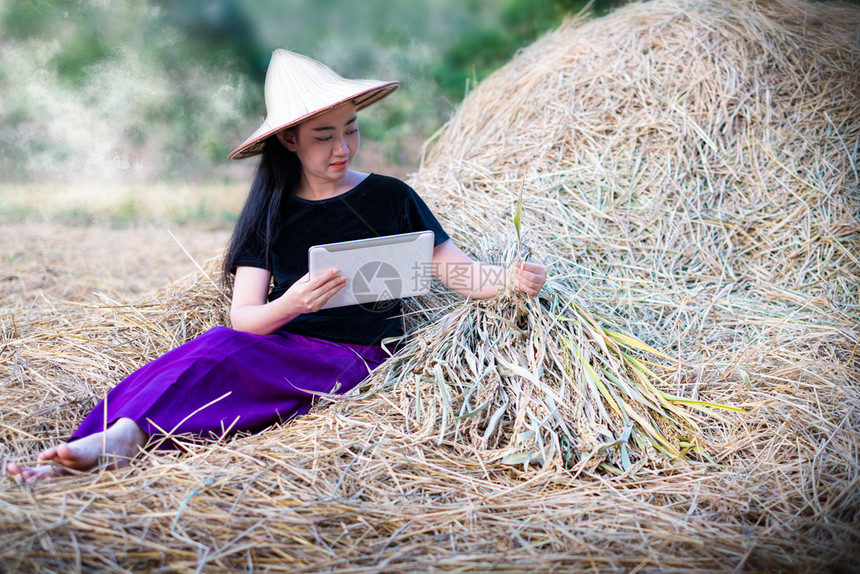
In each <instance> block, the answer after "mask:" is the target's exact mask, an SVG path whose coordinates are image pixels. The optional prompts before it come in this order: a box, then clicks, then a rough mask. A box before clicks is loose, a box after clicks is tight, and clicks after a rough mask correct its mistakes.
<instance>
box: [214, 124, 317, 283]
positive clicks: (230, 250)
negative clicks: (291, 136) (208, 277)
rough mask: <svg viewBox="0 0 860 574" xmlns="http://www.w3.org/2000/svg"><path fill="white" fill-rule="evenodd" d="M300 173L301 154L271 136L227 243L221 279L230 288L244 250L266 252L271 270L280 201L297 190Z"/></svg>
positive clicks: (278, 221) (268, 266) (278, 222)
mask: <svg viewBox="0 0 860 574" xmlns="http://www.w3.org/2000/svg"><path fill="white" fill-rule="evenodd" d="M301 173H302V164H301V162H300V161H299V158H298V156H297V155H296V154H295V153H294V152H291V151H289V150H288V149H287V148H285V147H284V146H283V145H282V144H281V142H280V141H278V137H277V136H276V135H273V136H269V138H268V139H267V140H266V145H265V146H264V147H263V153H262V157H261V158H260V163H259V165H257V172H256V174H255V175H254V181H253V183H251V190H250V192H248V199H246V200H245V206H244V207H243V208H242V212H241V213H240V214H239V219H238V220H237V221H236V226H235V227H234V228H233V235H232V236H231V237H230V242H229V243H228V244H227V254H226V255H225V257H224V267H223V269H222V274H221V281H222V282H223V284H224V286H225V287H226V288H227V289H228V290H229V289H230V288H232V284H233V272H234V270H235V267H236V261H237V260H238V258H239V255H241V254H242V253H243V252H245V251H251V252H253V253H264V254H265V256H266V260H267V262H266V267H267V269H269V270H271V268H272V262H271V259H270V255H269V253H270V250H271V247H272V243H273V242H274V241H275V237H276V235H277V232H278V226H279V224H280V213H281V201H282V199H283V198H284V197H286V196H288V195H290V194H292V193H294V192H295V190H296V188H297V187H298V185H299V183H300V182H301Z"/></svg>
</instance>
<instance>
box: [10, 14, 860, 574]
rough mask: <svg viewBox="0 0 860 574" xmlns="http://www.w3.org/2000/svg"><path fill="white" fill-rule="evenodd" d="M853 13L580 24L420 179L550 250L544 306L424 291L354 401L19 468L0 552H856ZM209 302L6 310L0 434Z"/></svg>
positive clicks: (858, 26) (695, 567)
mask: <svg viewBox="0 0 860 574" xmlns="http://www.w3.org/2000/svg"><path fill="white" fill-rule="evenodd" d="M858 37H860V11H858V9H857V8H856V7H853V6H849V5H828V4H811V5H810V4H802V3H797V2H789V1H785V2H778V1H770V2H741V1H730V0H726V1H720V2H716V1H714V2H707V1H691V0H666V1H657V2H649V3H642V4H634V5H631V6H628V7H625V8H623V9H619V10H617V11H616V12H614V13H613V14H611V15H609V16H607V17H604V18H601V19H597V20H590V21H585V20H574V21H571V22H568V23H566V24H565V25H564V26H562V27H561V28H560V29H559V30H557V31H555V32H553V33H552V34H549V35H548V36H546V37H545V38H543V39H542V40H540V41H539V42H537V43H536V44H535V45H533V46H530V47H529V48H527V49H525V50H523V51H522V52H521V53H519V54H518V55H517V56H516V57H515V58H514V59H513V60H512V61H511V62H510V63H509V64H508V65H507V66H505V67H504V68H503V69H502V70H500V71H498V72H497V73H496V74H494V75H493V76H492V77H491V78H489V79H488V80H487V81H486V82H484V83H483V84H482V85H481V86H479V87H478V88H477V89H476V90H475V91H474V92H472V94H471V95H470V96H469V97H468V98H467V100H466V102H464V104H463V105H462V107H461V108H460V110H459V111H458V113H457V114H456V116H455V117H454V118H453V119H452V120H451V122H450V123H449V124H448V125H446V126H445V128H444V129H443V130H441V132H440V134H439V135H438V136H437V137H436V138H435V140H434V141H433V142H432V143H431V144H430V146H429V148H428V150H427V154H426V158H425V162H424V165H423V166H422V169H421V171H420V172H419V173H418V174H417V175H416V176H415V178H414V179H413V184H414V185H415V186H416V188H417V189H418V190H419V191H420V192H421V193H422V195H423V196H425V197H426V198H427V200H428V202H429V203H430V204H431V205H433V206H434V207H435V208H436V210H437V212H438V213H439V215H440V216H441V218H442V219H443V221H444V223H445V224H446V227H447V228H448V229H449V230H450V231H451V232H452V233H453V235H454V236H455V238H456V240H457V242H458V243H459V244H460V245H463V246H464V247H466V248H467V249H470V250H472V251H473V252H474V253H475V254H476V255H479V256H480V257H482V258H484V259H487V260H491V261H497V262H509V261H511V260H513V259H516V258H517V257H532V258H535V259H539V260H540V261H542V262H543V263H544V264H546V265H547V266H548V267H549V269H550V272H551V280H550V281H549V283H548V284H547V287H546V289H545V292H544V293H543V294H542V296H541V297H540V298H539V299H530V300H525V299H523V298H520V297H514V296H511V295H509V294H506V295H503V296H501V297H499V298H498V299H496V300H493V301H488V302H473V301H468V302H463V301H462V299H459V298H457V297H454V296H452V295H450V294H448V293H445V292H443V291H441V290H439V291H435V292H434V293H433V294H432V295H431V296H428V297H426V298H423V299H421V300H419V301H415V302H412V303H411V304H410V307H409V313H410V314H409V318H408V320H409V324H410V325H411V326H412V327H413V329H414V331H413V334H412V336H411V337H410V339H409V341H408V342H407V343H406V344H405V345H404V347H403V348H402V349H401V351H400V352H399V353H398V354H397V355H396V356H395V357H393V358H392V360H391V361H389V362H388V363H387V364H386V365H385V366H384V367H382V368H381V369H380V370H379V371H377V373H376V374H375V375H374V376H373V377H372V378H371V379H369V380H368V382H367V384H366V385H364V386H363V387H362V388H361V389H360V391H361V394H360V395H354V396H351V397H348V398H346V399H340V400H332V401H324V402H325V403H329V402H332V403H333V404H326V405H325V408H320V409H317V410H315V411H313V412H312V413H311V414H310V415H308V416H306V417H303V418H301V419H299V420H296V421H293V422H291V423H289V424H286V425H283V426H282V427H278V428H274V429H271V430H270V431H267V432H264V433H262V434H260V435H256V436H251V437H241V438H238V439H235V440H227V441H221V442H219V443H217V444H215V445H210V446H207V447H199V446H194V447H189V449H188V452H182V453H163V452H150V453H147V454H145V455H143V456H142V457H140V458H139V459H138V460H137V461H135V463H134V464H133V466H132V468H131V469H130V470H127V471H120V472H108V471H103V472H99V473H91V474H89V475H87V476H84V477H70V478H67V479H62V480H61V481H59V482H58V483H57V484H56V486H39V487H36V488H32V489H30V488H25V489H22V488H19V487H18V486H16V485H14V484H12V483H11V482H10V481H7V480H4V481H3V482H2V483H0V508H2V511H0V541H2V545H0V560H2V561H3V565H4V567H6V568H4V569H6V570H10V571H35V570H51V571H71V570H75V569H77V570H82V571H84V570H86V571H89V570H94V569H97V570H123V571H124V570H130V569H163V570H166V571H182V572H186V571H187V572H192V571H206V572H212V571H235V570H247V571H252V570H253V571H258V570H276V571H277V570H289V571H293V572H300V571H314V572H316V571H360V572H395V571H398V572H399V571H410V570H413V571H414V570H429V569H436V570H461V571H511V572H522V571H532V570H539V571H547V570H553V569H555V570H579V569H581V570H591V571H625V572H627V571H655V570H659V571H667V572H672V571H679V572H680V571H683V572H690V571H727V570H728V571H744V570H745V571H851V570H852V569H857V568H860V559H858V556H857V553H856V548H858V547H860V500H858V492H860V488H858V486H860V462H858V460H860V458H859V457H860V453H858V448H860V414H858V413H860V374H858V372H860V368H858V367H860V358H858V348H857V342H858V337H860V330H858V324H859V323H860V301H858V298H860V288H858V281H857V277H858V275H860V264H858V259H857V257H858V256H857V254H858V253H860V223H858V204H860V189H858V175H857V163H858V141H860V113H858V112H860V109H858V108H860V97H858V96H860V83H858V82H860V73H858V72H860V69H858V68H859V67H860V64H858V63H860V46H858ZM521 189H523V190H524V197H523V200H522V203H523V208H522V212H521V219H522V222H521V223H522V228H523V235H524V237H523V241H522V244H521V243H520V241H519V240H518V238H519V230H518V229H517V230H515V229H514V225H513V223H512V210H513V209H514V206H515V205H516V204H517V198H518V195H519V192H520V190H521ZM500 230H501V232H500ZM515 235H516V237H515ZM204 267H205V269H207V270H209V272H210V273H211V272H212V270H213V269H215V268H216V267H217V262H212V263H211V264H209V265H207V266H204ZM225 305H226V301H225V300H224V298H223V296H222V295H221V294H219V293H218V291H217V290H216V289H215V287H214V283H213V282H211V281H210V280H209V279H208V278H206V277H205V276H204V275H200V276H197V277H195V278H189V279H188V280H186V281H185V282H182V283H178V284H176V285H172V286H169V287H168V288H165V289H164V290H162V291H160V292H158V293H155V294H153V295H152V297H150V298H149V299H144V300H140V301H136V302H135V303H133V304H120V303H113V302H108V301H101V302H96V303H94V304H93V305H91V306H78V307H73V306H70V305H62V306H61V305H58V306H57V309H56V312H54V313H53V314H50V315H41V316H33V315H27V314H25V313H23V312H22V313H18V314H8V315H7V316H5V317H3V318H2V323H3V331H2V333H3V335H2V336H3V342H2V345H3V346H2V347H0V349H2V350H1V351H0V373H2V380H3V381H4V382H3V389H2V392H3V397H4V405H5V407H4V410H3V413H2V415H0V437H2V439H3V447H2V449H3V450H2V452H3V454H2V456H3V457H4V458H13V457H14V458H16V459H28V458H30V459H31V458H32V457H33V456H34V454H35V453H36V452H38V450H39V449H40V448H43V447H44V446H45V445H46V444H47V443H48V442H50V441H51V440H52V439H53V438H54V437H56V436H58V435H66V434H68V433H69V432H70V431H71V430H72V429H73V428H74V426H75V425H76V423H77V422H78V421H80V419H81V417H82V416H83V414H84V413H85V412H86V411H87V410H88V409H90V408H91V407H92V406H93V404H94V402H95V401H96V400H97V399H98V397H99V396H101V395H102V394H103V393H104V392H106V390H107V389H108V388H109V387H110V386H111V385H113V384H115V382H116V381H117V380H119V379H120V378H121V377H122V376H123V375H125V374H126V373H128V372H129V371H131V370H132V369H133V368H135V367H136V366H139V365H140V364H142V363H143V362H145V361H147V360H150V359H152V358H154V357H155V356H158V355H159V354H161V353H163V352H164V351H165V350H167V349H168V348H171V347H173V346H175V345H176V344H178V343H180V342H182V341H184V340H186V339H188V338H189V337H192V336H194V335H195V334H197V333H199V332H200V331H201V330H202V329H204V328H206V327H208V326H211V325H215V324H222V323H224V321H226V317H225V314H224V310H225ZM610 321H611V322H610ZM613 323H614V324H615V325H616V326H613ZM622 330H623V331H624V332H628V333H630V335H631V336H632V337H635V340H634V339H631V338H628V337H627V336H625V335H624V334H618V333H620V332H621V331H622ZM649 348H650V349H656V350H658V352H652V351H649V350H648V349H649ZM661 353H665V354H666V355H667V356H671V357H673V359H671V360H670V359H667V358H666V357H664V356H662V355H661ZM649 372H650V373H653V377H652V376H651V375H648V374H647V373H649ZM677 397H680V398H683V400H681V399H680V398H677ZM693 401H700V402H698V403H696V402H693ZM706 403H723V404H727V405H733V406H736V407H741V408H743V409H744V410H745V411H746V412H745V413H736V412H732V411H725V410H721V411H719V412H717V411H714V410H713V409H710V408H709V407H708V406H707V404H706ZM613 405H614V406H613ZM703 409H706V410H703ZM649 428H650V429H651V430H649ZM652 431H653V432H652ZM509 463H515V464H509Z"/></svg>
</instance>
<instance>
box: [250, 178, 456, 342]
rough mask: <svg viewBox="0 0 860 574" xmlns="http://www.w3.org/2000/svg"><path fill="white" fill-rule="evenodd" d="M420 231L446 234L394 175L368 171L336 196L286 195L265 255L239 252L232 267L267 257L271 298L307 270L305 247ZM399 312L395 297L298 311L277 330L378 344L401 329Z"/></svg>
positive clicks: (438, 239)
mask: <svg viewBox="0 0 860 574" xmlns="http://www.w3.org/2000/svg"><path fill="white" fill-rule="evenodd" d="M425 230H429V231H432V232H433V233H434V235H435V241H434V244H435V245H439V244H440V243H443V242H444V241H446V240H447V239H448V234H447V233H445V230H444V229H442V226H441V225H440V224H439V222H438V221H437V220H436V217H435V216H434V215H433V213H432V212H431V211H430V209H429V208H428V207H427V205H426V204H425V203H424V201H422V199H421V198H420V197H419V196H418V194H417V193H415V190H413V189H412V188H411V187H409V186H408V185H406V184H405V183H403V182H402V181H400V180H398V179H395V178H392V177H386V176H382V175H376V174H370V175H368V176H367V177H366V178H365V179H364V180H363V181H362V182H361V183H359V184H358V185H357V186H355V187H354V188H352V189H351V190H349V191H347V192H346V193H343V194H341V195H338V196H337V197H332V198H330V199H323V200H320V201H310V200H307V199H302V198H299V197H295V196H290V197H289V198H287V199H286V200H285V201H284V203H283V206H282V212H281V225H280V230H279V232H278V234H277V237H276V239H275V241H274V242H273V248H272V253H271V254H270V259H269V258H267V257H266V254H264V253H252V252H243V253H241V254H240V256H239V258H238V259H237V261H236V266H237V267H242V266H247V267H258V268H261V269H268V268H269V266H268V265H267V259H269V260H270V261H271V270H272V277H273V279H274V284H273V287H272V291H271V292H270V293H269V300H270V301H271V300H274V299H277V298H278V297H280V296H281V295H283V294H284V292H285V291H286V290H287V289H289V287H290V286H291V285H292V284H293V283H295V282H296V281H297V280H299V279H300V278H302V277H303V276H304V275H305V274H306V273H307V272H308V248H310V247H312V246H314V245H322V244H325V243H335V242H338V241H350V240H353V239H367V238H370V237H381V236H384V235H395V234H398V233H409V232H412V231H425ZM400 314H401V307H400V301H396V302H394V304H386V305H383V304H379V305H376V306H373V307H371V306H367V305H350V306H347V307H336V308H334V309H323V310H321V311H317V312H316V313H307V314H304V315H299V316H298V317H296V318H295V319H293V320H292V321H290V322H289V323H287V324H286V325H284V326H283V327H282V329H283V330H285V331H289V332H291V333H296V334H299V335H306V336H309V337H319V338H321V339H327V340H329V341H336V342H339V343H357V344H362V345H378V344H379V343H380V342H381V341H382V340H383V339H384V338H386V337H396V336H399V335H402V334H403V324H402V320H401V318H400V317H399V315H400Z"/></svg>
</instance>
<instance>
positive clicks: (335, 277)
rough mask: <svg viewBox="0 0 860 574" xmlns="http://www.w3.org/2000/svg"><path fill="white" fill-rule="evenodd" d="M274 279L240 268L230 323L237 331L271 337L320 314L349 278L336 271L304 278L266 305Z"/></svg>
mask: <svg viewBox="0 0 860 574" xmlns="http://www.w3.org/2000/svg"><path fill="white" fill-rule="evenodd" d="M271 278H272V275H271V273H269V272H268V271H266V270H265V269H258V268H256V267H239V268H237V269H236V278H235V280H234V281H233V302H232V304H231V305H230V322H231V323H232V324H233V328H234V329H236V330H238V331H246V332H248V333H256V334H258V335H268V334H269V333H274V332H275V331H277V330H278V329H280V328H281V327H283V326H284V325H286V324H287V323H289V322H290V321H292V320H293V319H295V318H296V317H298V316H299V315H302V314H304V313H314V312H316V311H319V310H320V309H321V308H322V306H323V305H325V303H326V302H327V301H328V300H329V299H331V298H332V297H333V296H334V294H335V293H337V292H338V291H340V290H341V289H342V288H343V286H344V285H345V284H346V277H344V276H343V275H339V274H338V272H337V270H336V269H330V270H328V271H326V272H325V273H322V274H320V275H318V276H317V277H314V278H313V279H311V278H310V276H309V275H305V276H304V277H302V278H301V279H299V280H298V281H296V282H295V283H293V285H292V286H290V288H289V289H287V291H286V293H284V294H283V295H281V296H280V297H278V298H277V299H275V300H274V301H270V302H268V303H267V302H266V300H267V297H268V294H269V281H270V280H271Z"/></svg>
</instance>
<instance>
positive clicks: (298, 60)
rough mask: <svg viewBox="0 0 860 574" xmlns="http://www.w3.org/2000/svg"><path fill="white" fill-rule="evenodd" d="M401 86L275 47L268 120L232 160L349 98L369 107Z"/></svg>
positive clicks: (268, 84) (268, 78)
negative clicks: (353, 75)
mask: <svg viewBox="0 0 860 574" xmlns="http://www.w3.org/2000/svg"><path fill="white" fill-rule="evenodd" d="M398 87H400V82H382V81H379V80H350V79H347V78H343V77H341V76H339V75H338V74H336V73H335V72H333V71H332V70H331V69H329V68H328V67H326V66H324V65H323V64H321V63H319V62H317V61H316V60H312V59H311V58H308V57H306V56H302V55H301V54H296V53H295V52H290V51H287V50H281V49H278V50H275V51H274V52H273V53H272V60H271V61H270V62H269V68H268V70H267V71H266V92H265V94H266V120H265V121H264V122H263V124H262V125H261V126H260V127H259V128H257V130H256V131H255V132H254V133H253V134H251V137H249V138H248V139H246V140H245V141H244V142H243V143H242V145H240V146H239V147H237V148H236V149H234V150H233V151H232V152H231V153H230V155H229V156H227V157H229V158H230V159H242V158H244V157H249V156H252V155H257V154H258V153H260V152H262V151H263V147H264V146H265V140H266V138H268V137H269V136H270V135H272V134H274V133H277V132H279V131H280V130H283V129H286V128H288V127H290V126H294V125H296V124H299V123H301V122H303V121H305V120H308V119H310V118H312V117H314V116H317V115H319V114H322V113H325V112H326V111H328V110H330V109H332V108H334V107H336V106H339V105H340V104H343V103H345V102H348V101H352V102H353V103H354V104H355V108H356V110H360V109H362V108H366V107H367V106H369V105H370V104H372V103H374V102H377V101H379V100H381V99H382V98H384V97H385V96H387V95H389V94H390V93H392V92H393V91H394V90H396V89H397V88H398Z"/></svg>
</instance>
